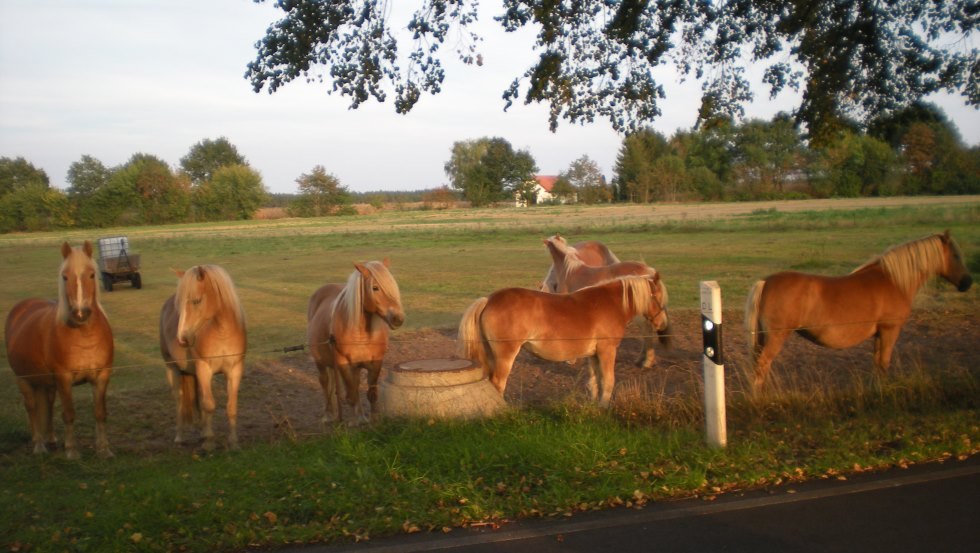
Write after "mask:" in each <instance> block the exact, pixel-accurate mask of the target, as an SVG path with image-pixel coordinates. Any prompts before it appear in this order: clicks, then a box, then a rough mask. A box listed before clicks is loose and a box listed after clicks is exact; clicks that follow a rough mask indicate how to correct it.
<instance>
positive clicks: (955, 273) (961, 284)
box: [939, 230, 973, 292]
mask: <svg viewBox="0 0 980 553" xmlns="http://www.w3.org/2000/svg"><path fill="white" fill-rule="evenodd" d="M939 238H940V240H942V243H943V250H944V252H945V254H946V266H945V268H944V270H943V272H942V273H940V274H941V275H942V277H943V278H945V279H946V280H948V281H949V282H950V283H951V284H952V285H953V286H956V289H957V290H959V291H960V292H966V291H967V290H969V289H970V286H972V285H973V277H972V276H970V270H969V269H967V267H966V264H965V263H964V262H963V252H962V251H961V250H960V246H959V244H957V243H956V242H955V241H954V240H953V238H952V237H951V236H950V235H949V231H948V230H947V231H946V232H944V233H943V234H941V235H939Z"/></svg>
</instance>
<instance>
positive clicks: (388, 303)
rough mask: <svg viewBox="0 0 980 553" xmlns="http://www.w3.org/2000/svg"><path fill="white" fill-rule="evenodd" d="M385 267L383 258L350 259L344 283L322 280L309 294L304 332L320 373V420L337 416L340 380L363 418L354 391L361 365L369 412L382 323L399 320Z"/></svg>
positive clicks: (383, 337)
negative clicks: (365, 376)
mask: <svg viewBox="0 0 980 553" xmlns="http://www.w3.org/2000/svg"><path fill="white" fill-rule="evenodd" d="M388 267H389V262H388V260H387V259H385V260H384V261H381V262H378V261H368V262H367V263H355V264H354V268H355V269H356V270H355V271H354V272H352V273H351V274H350V276H349V277H348V278H347V284H324V285H323V286H321V287H320V288H319V289H318V290H317V291H316V292H314V293H313V295H312V296H311V297H310V302H309V305H308V306H307V310H306V317H307V321H308V322H307V331H306V336H307V339H308V340H309V344H310V351H311V352H312V354H313V362H314V363H315V364H316V368H317V370H318V371H319V373H320V386H321V387H322V388H323V399H324V403H325V405H324V408H323V419H322V422H323V423H324V424H326V423H327V422H331V421H340V420H342V416H343V415H342V413H341V411H342V409H341V405H340V402H341V388H340V385H339V384H340V380H342V381H343V384H344V387H345V389H346V395H347V403H348V405H350V406H351V407H352V408H353V410H354V417H355V421H354V422H355V423H357V422H366V421H367V420H368V415H367V414H366V413H364V412H363V411H362V409H361V402H360V397H359V396H360V394H359V393H358V387H359V386H360V383H361V378H360V377H361V373H360V369H362V368H363V369H367V372H368V400H369V401H370V402H371V412H372V413H374V410H375V407H374V405H375V402H376V401H377V400H378V376H379V374H380V373H381V363H382V361H384V356H385V352H386V351H387V350H388V329H389V328H390V329H392V330H394V329H396V328H398V327H400V326H401V325H402V323H404V322H405V312H404V311H403V310H402V301H401V293H400V292H399V291H398V283H397V282H395V278H394V277H393V276H391V272H390V271H389V270H388Z"/></svg>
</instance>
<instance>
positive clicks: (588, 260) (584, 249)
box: [572, 240, 619, 267]
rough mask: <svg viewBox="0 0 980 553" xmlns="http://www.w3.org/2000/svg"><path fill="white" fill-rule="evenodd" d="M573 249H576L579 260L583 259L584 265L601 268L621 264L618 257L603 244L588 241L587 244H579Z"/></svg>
mask: <svg viewBox="0 0 980 553" xmlns="http://www.w3.org/2000/svg"><path fill="white" fill-rule="evenodd" d="M572 247H573V248H575V251H576V253H577V254H578V258H579V259H581V260H582V263H585V264H586V265H591V266H593V267H599V266H602V265H612V264H613V263H619V258H618V257H616V256H615V255H614V254H613V253H612V251H610V250H609V248H607V247H606V245H605V244H603V243H602V242H597V241H595V240H588V241H586V242H579V243H577V244H575V245H573V246H572Z"/></svg>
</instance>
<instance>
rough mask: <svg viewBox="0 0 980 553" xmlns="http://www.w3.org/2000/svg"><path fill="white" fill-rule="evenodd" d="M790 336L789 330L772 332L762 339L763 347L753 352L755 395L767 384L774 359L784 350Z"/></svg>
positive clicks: (753, 386) (753, 387)
mask: <svg viewBox="0 0 980 553" xmlns="http://www.w3.org/2000/svg"><path fill="white" fill-rule="evenodd" d="M789 335H790V331H789V330H775V331H770V332H768V333H766V334H765V335H764V337H763V338H762V340H761V341H762V342H763V345H762V347H761V348H758V349H757V350H756V351H753V352H752V356H753V357H754V358H755V363H754V365H755V379H754V380H753V382H752V391H753V392H754V393H759V392H761V391H762V386H763V384H765V383H766V377H768V376H769V369H771V368H772V362H773V359H775V358H776V356H777V355H778V354H779V351H780V350H782V349H783V344H784V343H786V339H787V338H789Z"/></svg>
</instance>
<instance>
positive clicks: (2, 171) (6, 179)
mask: <svg viewBox="0 0 980 553" xmlns="http://www.w3.org/2000/svg"><path fill="white" fill-rule="evenodd" d="M36 183H40V184H42V185H44V186H50V184H51V183H50V181H49V180H48V174H47V173H45V172H44V170H43V169H38V168H37V167H34V165H33V164H32V163H31V162H29V161H27V160H26V159H24V158H22V157H18V158H16V159H12V158H9V157H0V196H3V195H4V194H8V193H10V192H13V191H14V190H17V189H18V188H21V187H24V186H27V185H28V184H36Z"/></svg>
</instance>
